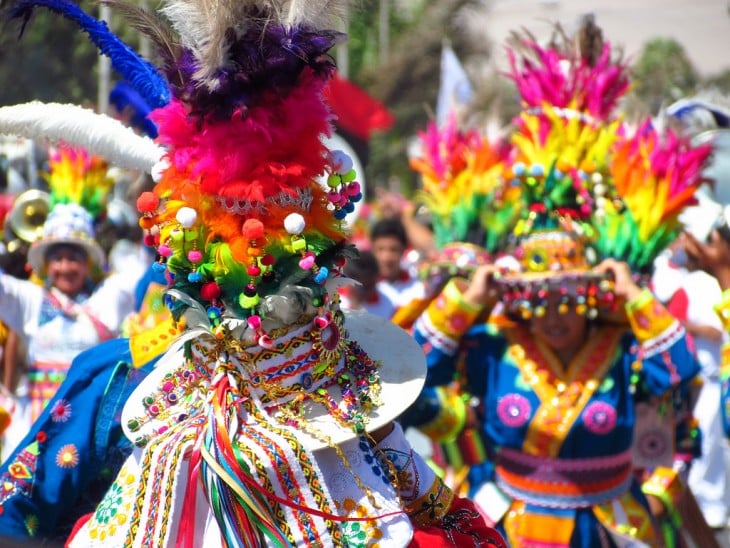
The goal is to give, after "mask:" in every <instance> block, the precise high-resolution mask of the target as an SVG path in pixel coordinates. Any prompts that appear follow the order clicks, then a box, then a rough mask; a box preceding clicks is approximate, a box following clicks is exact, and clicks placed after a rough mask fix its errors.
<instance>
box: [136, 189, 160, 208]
mask: <svg viewBox="0 0 730 548" xmlns="http://www.w3.org/2000/svg"><path fill="white" fill-rule="evenodd" d="M159 205H160V199H159V198H158V197H157V194H155V193H154V192H143V193H142V194H140V196H139V198H137V209H138V210H139V212H140V213H154V212H155V211H157V207H158V206H159Z"/></svg>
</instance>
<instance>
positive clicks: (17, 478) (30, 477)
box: [0, 436, 40, 509]
mask: <svg viewBox="0 0 730 548" xmlns="http://www.w3.org/2000/svg"><path fill="white" fill-rule="evenodd" d="M36 439H37V436H36ZM39 444H40V442H39V441H34V442H33V443H31V444H30V445H28V446H27V447H25V448H24V449H23V450H22V451H20V452H19V453H18V455H17V456H16V457H15V460H14V461H13V462H12V463H11V464H10V465H9V466H8V468H7V472H3V473H2V474H1V475H0V509H2V505H3V503H5V502H6V501H7V500H8V499H10V498H12V497H14V496H16V495H22V496H30V495H31V492H32V491H33V481H34V479H35V472H36V466H37V463H38V456H39V455H40V445H39Z"/></svg>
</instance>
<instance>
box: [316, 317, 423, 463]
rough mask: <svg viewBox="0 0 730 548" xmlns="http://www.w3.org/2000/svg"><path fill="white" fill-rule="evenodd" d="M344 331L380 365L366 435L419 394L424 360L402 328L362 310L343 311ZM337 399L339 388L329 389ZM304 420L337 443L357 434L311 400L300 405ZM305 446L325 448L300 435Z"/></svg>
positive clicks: (387, 420) (421, 386)
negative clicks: (376, 400) (376, 394)
mask: <svg viewBox="0 0 730 548" xmlns="http://www.w3.org/2000/svg"><path fill="white" fill-rule="evenodd" d="M345 329H346V330H347V332H348V339H349V340H353V341H357V343H358V344H359V345H360V347H361V348H362V349H363V350H364V351H365V353H366V354H367V355H368V356H370V358H371V359H372V360H375V361H377V362H380V363H381V366H380V368H379V369H378V371H379V373H380V399H381V400H382V402H383V404H382V405H381V406H380V407H375V408H374V409H373V411H372V412H371V413H370V415H369V421H368V423H367V425H366V429H367V431H368V432H373V431H375V430H377V429H378V428H380V427H382V426H385V425H386V424H388V423H389V422H391V421H392V420H394V419H395V418H397V417H398V416H400V415H401V414H402V413H403V412H404V411H405V410H406V409H408V408H409V407H410V406H411V405H412V404H413V402H414V401H416V398H417V397H418V396H419V394H420V393H421V389H422V388H423V384H424V382H425V380H426V357H425V355H424V353H423V349H422V348H421V347H420V346H419V344H418V343H417V342H416V340H415V339H414V338H413V337H412V336H411V335H409V334H408V333H407V332H405V331H404V330H403V329H401V328H400V327H398V326H397V325H395V324H393V323H392V322H391V321H390V320H386V319H384V318H381V317H379V316H375V315H373V314H370V313H368V312H365V311H362V310H347V311H345ZM330 391H331V393H332V395H333V397H334V398H336V399H338V398H340V397H341V396H340V395H339V393H338V392H339V389H338V388H336V387H334V388H332V389H330ZM302 411H303V414H304V417H305V418H306V419H307V421H308V422H309V423H310V424H311V425H312V426H313V427H314V428H315V429H317V430H319V431H321V432H323V433H325V434H326V435H327V436H329V438H330V440H332V442H333V443H335V444H340V443H342V442H344V441H346V440H348V439H352V438H354V437H355V436H356V435H357V434H355V432H353V431H352V430H349V429H345V428H344V427H342V426H341V425H340V424H339V423H338V422H337V420H336V419H335V418H334V417H332V416H331V415H329V414H327V412H326V410H325V409H324V408H323V407H322V406H321V405H317V404H315V403H314V402H312V401H311V400H309V401H308V402H307V403H305V404H304V405H303V408H302ZM302 434H303V437H304V438H306V440H303V441H304V443H305V445H306V446H307V447H309V448H310V449H321V448H324V447H327V445H326V444H325V443H324V442H322V441H320V440H318V439H315V438H314V437H312V436H310V435H308V434H306V433H304V432H302Z"/></svg>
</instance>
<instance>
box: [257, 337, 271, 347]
mask: <svg viewBox="0 0 730 548" xmlns="http://www.w3.org/2000/svg"><path fill="white" fill-rule="evenodd" d="M259 346H260V347H261V348H266V349H270V348H274V340H273V339H272V338H271V337H269V336H268V335H261V336H260V337H259Z"/></svg>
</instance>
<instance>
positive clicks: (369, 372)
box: [14, 0, 425, 546]
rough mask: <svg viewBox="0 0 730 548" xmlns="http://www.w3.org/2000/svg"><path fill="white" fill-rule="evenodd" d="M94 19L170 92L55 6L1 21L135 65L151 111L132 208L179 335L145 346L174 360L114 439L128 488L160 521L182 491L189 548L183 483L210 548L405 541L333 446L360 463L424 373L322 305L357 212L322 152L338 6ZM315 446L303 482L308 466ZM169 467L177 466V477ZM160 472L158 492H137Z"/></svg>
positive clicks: (405, 341)
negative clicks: (128, 36) (128, 33)
mask: <svg viewBox="0 0 730 548" xmlns="http://www.w3.org/2000/svg"><path fill="white" fill-rule="evenodd" d="M107 3H108V4H110V5H112V6H113V7H116V8H119V9H121V10H122V11H123V12H124V13H126V14H127V15H128V16H130V20H131V21H132V22H133V24H134V25H135V26H136V27H137V28H138V29H139V30H140V31H142V32H144V33H146V34H148V35H150V37H151V39H152V40H153V42H154V44H155V45H156V46H157V48H158V50H159V55H160V58H161V59H162V67H161V71H162V73H163V74H164V75H165V77H164V80H165V81H166V82H167V84H168V86H169V87H168V88H165V89H164V90H162V89H161V86H160V85H158V84H159V73H157V72H156V71H154V70H152V71H150V67H149V66H148V64H146V63H145V62H143V61H142V60H140V59H138V58H137V59H135V58H134V56H131V55H130V52H129V50H128V48H125V47H124V45H123V44H121V43H119V40H118V38H116V37H114V36H113V35H110V33H109V31H108V29H106V28H105V27H104V25H101V26H100V25H99V24H98V22H96V21H94V20H89V19H88V18H87V16H85V15H83V14H81V13H79V11H80V10H78V7H77V6H75V5H74V4H72V3H70V2H66V1H64V0H19V1H17V2H15V3H14V6H15V7H14V13H15V14H16V15H17V16H19V17H24V18H26V17H27V16H28V15H29V13H30V12H31V11H32V10H33V8H34V7H36V6H45V7H48V8H50V9H52V10H54V11H58V12H59V13H61V14H62V15H64V16H67V17H70V18H72V19H74V20H75V21H79V22H81V23H80V24H81V25H82V28H84V30H86V32H87V33H88V34H89V35H90V36H91V37H92V39H93V40H94V41H95V43H97V45H99V47H100V48H101V49H102V50H103V51H105V52H111V53H108V54H109V55H111V56H112V65H113V66H115V67H119V68H120V69H122V68H123V69H125V70H128V69H129V67H130V66H133V67H134V69H133V70H132V73H133V74H131V75H128V76H127V77H126V79H127V80H128V81H129V82H130V83H132V84H133V85H135V87H136V88H137V90H138V91H139V92H140V93H142V94H143V95H144V96H145V98H146V99H147V100H148V102H149V103H150V104H152V105H154V106H156V107H158V108H157V109H156V110H154V111H153V112H152V114H151V118H152V120H153V121H154V122H155V123H156V124H157V127H158V139H157V142H158V143H159V144H161V145H163V146H164V147H165V150H164V153H163V155H162V158H161V159H160V161H159V162H157V163H156V165H155V166H154V167H153V168H152V172H153V176H154V177H155V179H156V181H157V185H156V186H155V189H154V191H153V192H149V193H145V194H143V195H142V196H140V198H139V199H138V202H137V205H138V208H139V210H140V212H141V214H142V218H141V220H140V224H141V226H142V227H143V228H144V229H145V231H146V236H145V240H146V242H147V243H148V244H150V245H152V246H154V247H155V248H156V250H157V252H158V254H159V257H160V260H159V262H158V263H157V268H159V269H163V270H164V271H165V273H166V275H167V278H168V281H169V289H168V293H167V295H168V299H167V303H168V306H169V307H170V309H171V311H172V313H173V315H174V317H176V318H183V319H184V321H183V322H181V323H184V324H185V331H184V332H183V334H182V335H179V333H177V332H174V331H173V333H172V334H171V333H170V332H168V331H164V332H163V331H160V332H154V333H153V335H154V337H150V338H149V339H148V342H150V344H154V343H153V342H152V340H153V339H154V340H156V341H158V342H159V341H161V340H165V339H166V340H171V339H173V338H176V344H174V345H173V346H172V347H170V349H169V350H168V351H167V352H166V353H165V354H164V355H163V356H162V358H160V360H159V361H158V364H157V367H156V370H155V372H154V373H152V374H151V375H150V376H149V377H148V378H147V379H146V380H145V381H144V382H143V383H142V384H141V385H140V386H139V387H138V388H137V389H136V390H135V392H134V394H132V397H131V398H130V401H129V402H128V403H127V405H125V408H124V413H123V424H124V428H125V434H126V435H127V437H129V438H130V439H132V440H134V441H135V443H136V444H137V445H138V446H139V447H140V448H141V449H140V450H141V451H143V452H144V455H145V456H146V457H149V459H148V460H147V461H146V462H147V463H148V466H149V467H148V469H147V472H148V474H147V475H145V474H141V475H140V476H139V477H138V478H137V479H136V481H138V482H139V484H138V489H140V491H139V492H145V493H147V495H146V496H149V497H152V498H153V499H154V502H153V503H152V506H153V507H154V506H155V505H157V504H159V505H160V506H164V507H167V501H169V500H170V499H171V498H173V493H176V492H179V489H178V487H179V485H184V486H186V487H185V489H184V497H182V496H181V497H179V498H178V499H176V500H177V501H178V502H179V504H180V507H181V510H180V512H181V514H177V515H181V516H182V517H181V518H180V520H181V521H180V523H181V526H180V528H179V531H177V535H178V536H177V541H178V542H177V544H178V545H180V546H192V544H193V542H194V541H193V539H194V538H196V537H195V535H196V533H195V527H196V525H195V522H196V516H198V515H199V512H198V510H196V506H197V505H198V504H200V501H198V502H196V496H195V493H196V492H197V490H198V488H199V487H200V486H202V488H203V491H204V493H205V496H206V499H207V501H206V502H207V504H208V505H209V506H210V511H212V513H213V514H214V515H215V521H216V523H217V525H218V528H219V530H220V533H221V537H222V541H223V544H224V545H226V546H260V545H275V546H289V545H298V544H317V545H325V546H328V545H344V544H346V543H347V542H346V541H347V538H346V537H345V534H346V532H347V531H348V530H349V529H350V528H351V527H350V525H351V524H352V523H356V522H359V521H367V522H368V523H369V524H370V523H373V522H377V524H378V525H377V527H378V528H379V530H382V531H383V532H384V533H386V532H387V533H388V534H390V535H392V538H393V539H398V540H394V542H397V543H399V544H405V543H407V541H408V539H409V538H410V532H411V529H410V523H409V522H408V519H407V517H406V516H405V515H404V514H403V512H402V507H401V505H400V502H399V501H398V497H397V495H396V494H395V493H396V491H394V486H392V485H391V484H390V483H388V482H383V477H385V476H386V475H387V474H383V473H377V474H376V472H377V470H376V468H377V466H375V467H374V464H373V463H375V461H374V460H373V461H372V462H371V461H368V460H366V459H367V458H370V457H365V455H358V459H356V461H357V462H356V463H353V464H352V465H351V464H350V462H349V461H348V458H347V457H346V456H345V453H344V452H343V450H342V449H340V448H339V444H341V443H344V442H348V443H350V446H349V449H348V450H352V451H355V452H363V451H364V452H365V453H367V454H370V449H369V445H368V443H367V441H366V439H365V438H364V437H363V436H364V434H365V433H366V432H367V431H368V430H370V429H374V428H378V427H380V426H382V425H384V424H386V423H388V422H390V421H392V420H393V419H394V418H395V417H396V416H398V415H399V414H401V413H402V412H403V410H405V408H406V407H408V406H409V405H410V403H411V402H412V401H413V400H414V399H415V398H416V397H417V395H418V393H419V392H420V389H421V386H422V383H423V378H424V376H425V367H424V366H425V364H424V361H423V356H422V352H421V350H420V348H419V347H418V345H417V344H416V343H415V342H414V341H413V340H412V338H410V337H409V336H408V335H407V334H406V333H405V332H403V331H402V330H399V329H398V328H396V327H395V326H394V325H392V324H391V323H390V322H387V321H385V320H379V319H378V318H374V317H371V316H367V315H358V314H356V313H352V314H351V313H344V312H342V311H341V310H340V309H339V306H338V301H337V297H336V291H335V289H336V287H337V285H338V284H339V283H342V280H343V278H342V277H341V276H340V274H339V267H340V266H341V265H342V264H343V261H344V259H345V257H346V256H347V254H348V252H349V247H350V246H349V245H348V244H347V239H346V238H347V233H346V229H345V225H344V223H343V219H344V217H345V215H346V213H347V212H349V211H350V210H352V209H353V204H354V202H356V201H357V200H358V199H360V189H359V185H358V184H357V182H356V180H355V179H356V174H355V172H354V171H353V169H352V162H351V160H350V159H349V158H348V157H347V156H346V155H344V154H342V153H339V152H337V151H330V150H328V149H327V148H326V147H325V146H324V144H323V142H322V138H323V137H324V136H326V135H329V133H330V131H331V127H330V118H331V114H330V112H329V110H328V108H327V106H326V105H325V103H324V102H323V96H322V91H323V87H324V86H325V84H326V82H327V79H328V78H329V77H330V76H331V75H332V73H333V71H334V62H333V60H332V58H331V57H330V56H329V54H328V51H329V49H330V48H331V47H332V46H333V45H334V44H335V43H336V42H337V40H339V39H340V37H341V35H340V34H339V33H337V32H335V31H332V30H328V29H329V28H330V24H331V20H332V16H333V15H336V14H337V13H338V8H339V7H340V2H339V1H338V2H334V1H332V0H322V1H316V2H315V1H312V0H306V1H305V0H290V1H284V0H281V1H271V0H225V1H212V0H164V1H163V2H162V8H161V10H160V13H151V12H148V11H146V10H141V9H139V8H136V7H134V6H132V5H130V4H126V3H124V2H120V1H116V0H114V1H108V2H107ZM114 52H117V53H119V57H118V59H116V62H115V58H114V57H115V53H114ZM121 61H123V62H121ZM140 75H141V76H140ZM135 82H137V84H135ZM152 84H154V85H152ZM164 91H167V92H169V102H168V101H167V100H166V99H165V93H164ZM154 101H157V103H155V102H154ZM320 178H324V179H325V180H326V188H325V187H324V186H322V185H321V184H320V183H319V179H320ZM167 327H168V326H165V329H167ZM171 335H172V336H171ZM381 396H382V397H381ZM358 438H359V439H358ZM323 448H327V449H329V450H330V452H329V453H327V452H324V453H325V456H324V457H322V458H324V459H326V460H324V461H323V462H324V463H325V464H327V467H325V465H324V464H323V465H322V468H319V464H318V462H319V461H318V458H319V457H318V455H319V454H320V453H317V454H314V453H313V451H314V450H316V449H323ZM332 453H334V459H335V460H332V456H333V455H332ZM178 458H179V459H180V460H187V461H189V466H188V467H187V473H186V475H185V473H184V472H181V471H180V469H179V468H176V462H177V459H178ZM357 463H362V466H360V468H359V469H358V470H357V472H355V471H354V470H353V468H352V466H355V464H357ZM366 463H370V464H367V465H366ZM343 467H344V468H343ZM330 469H336V470H340V471H341V470H344V471H345V473H340V472H337V478H336V481H337V487H338V490H340V488H341V487H342V486H346V488H347V489H348V490H349V492H350V493H352V495H353V498H354V499H355V500H356V501H357V506H356V508H350V507H349V505H347V504H345V505H342V504H340V505H336V504H335V502H336V501H335V500H334V499H333V494H332V493H331V492H330V491H329V487H328V484H327V479H328V473H330V472H331V470H330ZM348 471H349V474H348ZM163 475H164V476H165V477H167V478H169V480H168V481H166V482H164V483H165V485H164V486H163V487H162V488H159V489H158V488H156V487H150V486H149V485H147V484H146V482H147V480H148V479H149V480H150V481H152V478H156V477H162V476H163ZM183 475H185V477H182V476H183ZM333 481H334V480H333ZM176 489H178V491H176ZM180 498H182V499H183V500H180ZM198 498H200V497H198ZM337 502H341V501H337ZM363 508H364V509H366V513H367V515H366V517H362V516H361V515H358V514H357V512H360V511H361V510H362V509H363ZM168 517H169V516H168V515H167V514H166V513H164V512H155V511H150V512H144V511H142V512H141V513H140V514H139V520H137V521H135V524H134V529H131V528H130V529H128V530H127V529H126V528H124V527H120V528H117V532H116V534H117V537H118V538H116V539H115V541H117V540H118V541H119V542H118V543H119V544H120V545H121V544H124V545H138V544H140V543H141V544H144V545H146V544H148V543H149V542H152V543H153V544H157V543H159V544H165V543H166V542H167V541H168V540H170V535H171V534H172V533H171V531H174V530H175V527H174V526H170V525H169V523H168ZM386 518H387V519H386ZM84 530H86V529H84ZM119 535H121V537H123V538H120V537H119ZM107 541H109V542H111V543H115V541H110V540H109V538H107ZM89 544H94V542H92V541H91V540H90V537H89Z"/></svg>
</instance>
